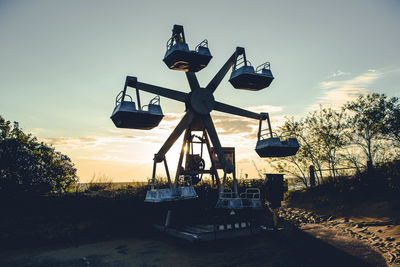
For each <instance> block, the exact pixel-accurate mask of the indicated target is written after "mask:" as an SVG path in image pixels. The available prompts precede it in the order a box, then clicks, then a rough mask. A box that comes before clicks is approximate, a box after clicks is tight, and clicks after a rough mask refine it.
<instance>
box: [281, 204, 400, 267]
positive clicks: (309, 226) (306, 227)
mask: <svg viewBox="0 0 400 267" xmlns="http://www.w3.org/2000/svg"><path fill="white" fill-rule="evenodd" d="M280 216H281V217H282V218H284V219H286V220H287V221H290V222H291V223H292V224H293V225H296V226H297V227H298V228H299V229H301V230H302V231H304V232H306V233H308V234H310V235H312V236H314V237H315V238H318V239H322V240H324V241H325V242H327V243H329V244H331V245H333V246H335V247H337V248H339V249H345V250H346V247H348V248H349V249H348V250H347V251H348V252H349V253H350V254H352V255H354V254H358V255H360V256H361V257H362V258H365V259H367V260H368V258H369V255H367V254H366V255H364V256H363V254H364V252H363V251H365V247H370V248H371V249H373V250H375V251H377V252H379V253H380V254H381V255H382V256H383V257H384V258H385V260H386V263H387V264H388V265H393V266H400V225H398V223H396V222H394V221H392V220H390V219H389V218H385V217H381V218H372V217H346V218H345V217H334V216H327V215H324V216H321V215H318V214H316V213H314V212H312V211H308V210H304V209H299V208H288V207H283V208H282V209H281V211H280ZM343 246H344V247H343Z"/></svg>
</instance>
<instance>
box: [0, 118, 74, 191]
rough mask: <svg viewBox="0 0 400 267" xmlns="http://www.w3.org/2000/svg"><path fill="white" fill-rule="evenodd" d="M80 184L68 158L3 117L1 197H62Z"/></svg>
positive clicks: (1, 127) (0, 123)
mask: <svg viewBox="0 0 400 267" xmlns="http://www.w3.org/2000/svg"><path fill="white" fill-rule="evenodd" d="M76 182H77V176H76V169H75V168H74V164H73V163H72V162H71V159H70V158H69V157H68V156H66V155H63V154H62V153H60V152H57V151H55V149H54V148H53V147H52V146H49V145H47V144H45V143H43V142H38V141H37V139H36V137H33V136H32V135H31V134H25V133H24V132H23V131H22V130H21V129H20V128H19V124H18V123H17V122H14V124H13V125H11V122H10V121H6V120H5V119H4V118H3V117H2V116H0V194H3V195H12V194H15V193H29V194H46V193H62V192H66V191H67V190H68V188H70V187H71V186H72V185H73V184H74V183H76Z"/></svg>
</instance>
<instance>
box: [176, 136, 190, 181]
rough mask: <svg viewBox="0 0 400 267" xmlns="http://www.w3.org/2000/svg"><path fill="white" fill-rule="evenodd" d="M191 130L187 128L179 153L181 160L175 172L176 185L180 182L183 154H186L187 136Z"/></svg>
mask: <svg viewBox="0 0 400 267" xmlns="http://www.w3.org/2000/svg"><path fill="white" fill-rule="evenodd" d="M188 134H190V133H189V130H186V132H185V135H184V136H183V143H182V147H181V153H180V155H179V160H178V167H177V168H176V173H175V180H174V187H175V188H176V187H178V182H179V175H180V173H181V167H182V161H183V156H184V155H185V148H186V142H187V139H188V138H187V137H188Z"/></svg>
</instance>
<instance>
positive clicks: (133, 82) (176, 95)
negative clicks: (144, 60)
mask: <svg viewBox="0 0 400 267" xmlns="http://www.w3.org/2000/svg"><path fill="white" fill-rule="evenodd" d="M125 86H129V87H132V88H136V89H138V90H141V91H145V92H148V93H153V94H156V95H160V96H163V97H166V98H170V99H174V100H177V101H180V102H185V101H186V100H187V98H188V94H187V93H183V92H180V91H176V90H172V89H168V88H164V87H160V86H156V85H151V84H147V83H142V82H138V81H137V78H136V77H132V76H126V81H125Z"/></svg>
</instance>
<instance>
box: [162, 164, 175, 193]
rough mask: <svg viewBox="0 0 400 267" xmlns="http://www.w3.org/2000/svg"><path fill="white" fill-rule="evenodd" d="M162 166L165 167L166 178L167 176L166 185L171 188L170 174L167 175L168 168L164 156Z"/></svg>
mask: <svg viewBox="0 0 400 267" xmlns="http://www.w3.org/2000/svg"><path fill="white" fill-rule="evenodd" d="M164 167H165V173H166V174H167V178H168V185H169V188H171V189H172V188H173V186H172V183H171V176H170V175H169V170H168V164H167V159H166V158H164Z"/></svg>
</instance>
